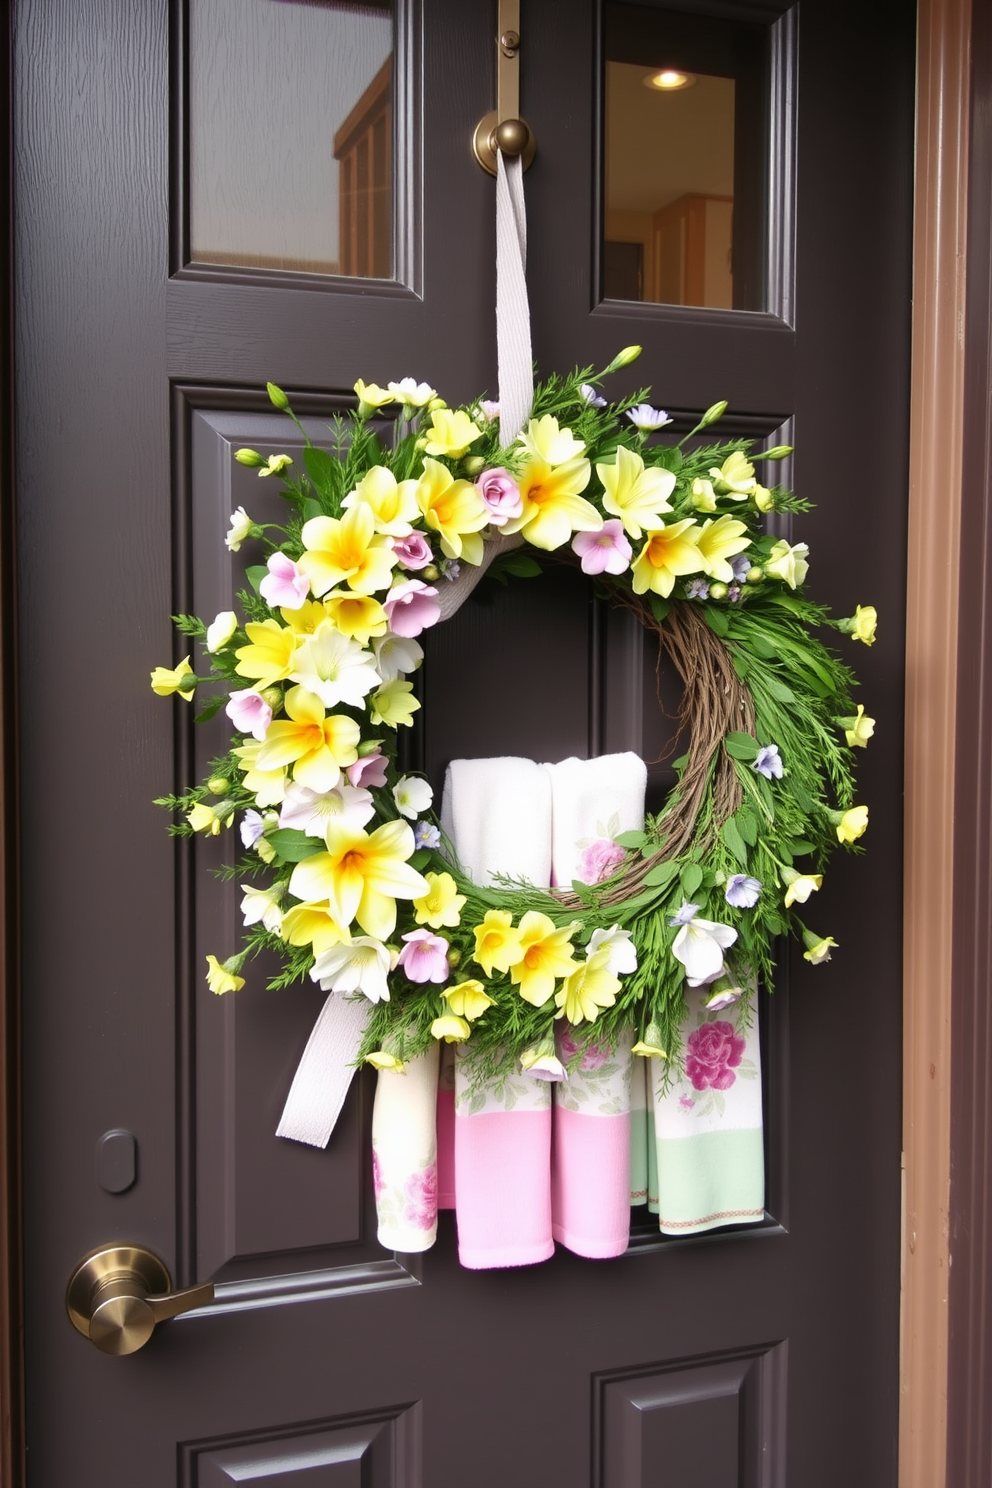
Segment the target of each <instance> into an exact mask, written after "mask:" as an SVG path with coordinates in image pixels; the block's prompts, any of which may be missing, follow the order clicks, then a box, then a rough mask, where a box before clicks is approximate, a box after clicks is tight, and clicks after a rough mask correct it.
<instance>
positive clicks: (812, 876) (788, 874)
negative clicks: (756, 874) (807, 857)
mask: <svg viewBox="0 0 992 1488" xmlns="http://www.w3.org/2000/svg"><path fill="white" fill-rule="evenodd" d="M782 883H783V884H784V885H785V907H786V909H788V908H789V906H790V905H792V904H805V903H806V901H807V899H808V898H809V896H810V894H813V893H815V892H816V890H817V889H818V888H819V887H820V885H821V884H822V883H823V874H822V873H797V872H796V870H795V869H794V868H783V870H782Z"/></svg>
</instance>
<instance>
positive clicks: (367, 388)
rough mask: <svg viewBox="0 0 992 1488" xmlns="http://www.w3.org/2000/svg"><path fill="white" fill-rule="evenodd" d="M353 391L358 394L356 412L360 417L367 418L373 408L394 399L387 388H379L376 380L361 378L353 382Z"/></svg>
mask: <svg viewBox="0 0 992 1488" xmlns="http://www.w3.org/2000/svg"><path fill="white" fill-rule="evenodd" d="M355 392H356V393H357V394H358V412H359V415H360V416H361V417H362V418H368V416H369V414H370V413H373V412H374V411H375V409H377V408H382V406H383V405H384V404H385V403H392V402H393V401H394V399H393V395H392V393H391V392H390V391H389V389H388V388H381V387H380V386H379V384H378V383H377V382H363V381H362V379H361V378H359V379H358V381H357V382H356V383H355Z"/></svg>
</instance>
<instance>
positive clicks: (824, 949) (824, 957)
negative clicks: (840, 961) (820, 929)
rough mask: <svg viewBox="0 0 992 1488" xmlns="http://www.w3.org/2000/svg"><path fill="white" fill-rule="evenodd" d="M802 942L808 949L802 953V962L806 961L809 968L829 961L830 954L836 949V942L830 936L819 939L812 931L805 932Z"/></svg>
mask: <svg viewBox="0 0 992 1488" xmlns="http://www.w3.org/2000/svg"><path fill="white" fill-rule="evenodd" d="M803 941H804V942H805V944H806V945H807V946H808V947H809V949H808V950H806V951H803V960H804V961H808V962H809V964H810V965H811V966H820V965H821V964H822V963H823V962H824V961H829V960H830V952H831V951H833V950H836V949H837V942H836V941H835V940H834V938H833V936H832V935H824V936H822V937H820V936H818V935H817V934H816V933H815V932H814V931H812V930H807V931H806V932H805V934H804V935H803Z"/></svg>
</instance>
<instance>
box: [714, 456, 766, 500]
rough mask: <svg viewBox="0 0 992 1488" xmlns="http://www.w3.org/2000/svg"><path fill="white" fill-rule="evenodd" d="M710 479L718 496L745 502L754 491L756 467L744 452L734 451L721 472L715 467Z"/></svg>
mask: <svg viewBox="0 0 992 1488" xmlns="http://www.w3.org/2000/svg"><path fill="white" fill-rule="evenodd" d="M710 479H711V480H712V481H713V484H714V486H715V487H716V493H717V495H718V496H732V497H733V498H734V500H735V501H745V500H746V499H747V497H748V496H750V494H751V492H752V491H753V490H754V485H755V481H754V466H753V465H752V464H751V462H750V460H749V459H748V457H747V455H745V454H744V452H743V451H742V450H734V451H733V453H732V454H729V455H728V456H727V458H726V459H725V460H724V462H723V464H722V465H721V466H720V468H719V470H718V469H717V468H716V466H714V467H713V469H712V470H711V471H710Z"/></svg>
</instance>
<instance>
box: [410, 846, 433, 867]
mask: <svg viewBox="0 0 992 1488" xmlns="http://www.w3.org/2000/svg"><path fill="white" fill-rule="evenodd" d="M430 860H431V851H430V848H429V847H420V848H418V849H417V851H416V852H415V853H414V854H413V855H412V856H411V857H410V858H408V859H407V861H408V862H409V864H410V867H411V868H415V869H416V871H417V872H418V873H419V872H420V870H421V868H426V867H427V864H428V863H429V862H430Z"/></svg>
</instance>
